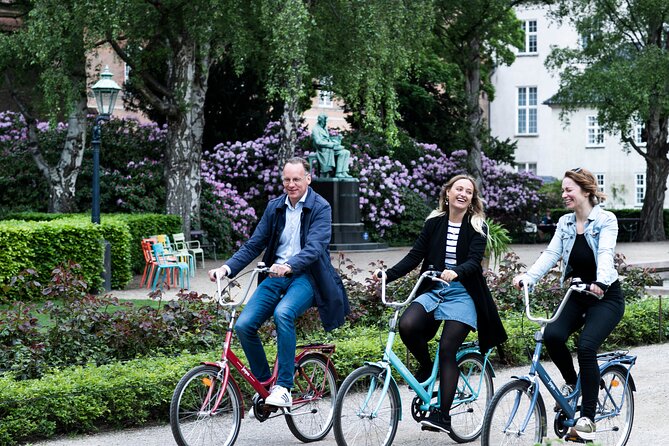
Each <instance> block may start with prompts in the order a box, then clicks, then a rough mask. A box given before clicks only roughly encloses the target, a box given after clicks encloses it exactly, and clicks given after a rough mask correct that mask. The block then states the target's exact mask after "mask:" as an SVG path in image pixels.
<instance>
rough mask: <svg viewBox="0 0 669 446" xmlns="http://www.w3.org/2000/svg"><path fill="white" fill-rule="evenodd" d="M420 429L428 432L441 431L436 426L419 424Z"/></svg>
mask: <svg viewBox="0 0 669 446" xmlns="http://www.w3.org/2000/svg"><path fill="white" fill-rule="evenodd" d="M420 430H422V431H428V432H441V431H440V430H439V429H437V428H436V427H431V426H423V425H421V426H420Z"/></svg>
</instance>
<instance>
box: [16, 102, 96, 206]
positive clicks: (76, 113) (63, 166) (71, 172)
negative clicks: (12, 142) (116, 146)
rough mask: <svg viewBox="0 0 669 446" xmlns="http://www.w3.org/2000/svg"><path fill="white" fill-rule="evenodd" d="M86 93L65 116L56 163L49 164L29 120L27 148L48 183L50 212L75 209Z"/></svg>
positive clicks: (83, 134) (81, 158)
mask: <svg viewBox="0 0 669 446" xmlns="http://www.w3.org/2000/svg"><path fill="white" fill-rule="evenodd" d="M86 110H87V104H86V97H85V96H82V97H81V98H79V100H78V101H77V103H76V104H75V108H74V110H73V111H72V113H71V114H70V117H69V119H68V127H67V135H66V139H65V145H64V147H63V150H62V152H61V154H60V159H59V160H58V164H56V166H53V167H52V166H49V164H48V163H47V162H46V160H45V159H44V157H43V156H42V152H41V151H40V148H39V144H38V142H37V128H36V123H35V122H34V121H33V122H29V123H28V128H29V130H28V138H29V141H30V143H29V146H28V150H29V151H30V154H31V155H32V157H33V159H34V160H35V163H36V164H37V167H38V169H39V171H40V172H42V175H44V177H45V178H46V181H47V184H48V187H49V212H63V213H68V212H75V211H76V209H75V206H74V194H75V191H76V183H77V176H78V175H79V171H80V170H81V162H82V160H83V158H84V147H85V146H86Z"/></svg>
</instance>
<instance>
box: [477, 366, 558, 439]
mask: <svg viewBox="0 0 669 446" xmlns="http://www.w3.org/2000/svg"><path fill="white" fill-rule="evenodd" d="M532 397H533V391H532V390H531V389H530V383H529V382H527V381H525V380H519V379H517V380H513V381H510V382H508V383H506V384H504V385H503V386H502V387H501V388H500V389H499V390H498V391H497V393H495V396H494V397H493V398H492V401H490V407H488V410H487V411H486V414H485V418H484V420H483V430H482V432H481V446H497V445H528V446H533V445H535V444H537V443H541V441H542V438H543V437H544V435H545V433H546V407H545V406H544V401H543V399H542V398H541V395H537V403H536V404H535V405H534V407H532ZM526 422H527V424H525V423H526ZM523 426H524V427H523Z"/></svg>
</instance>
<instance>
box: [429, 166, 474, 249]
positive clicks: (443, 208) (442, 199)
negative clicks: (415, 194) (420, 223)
mask: <svg viewBox="0 0 669 446" xmlns="http://www.w3.org/2000/svg"><path fill="white" fill-rule="evenodd" d="M459 180H469V182H471V183H472V186H473V187H474V193H473V194H472V202H471V203H470V204H469V207H468V208H467V215H469V217H470V221H471V224H472V227H473V228H474V230H475V231H476V232H478V233H479V234H481V235H483V236H484V237H485V236H486V233H485V231H484V230H483V224H484V223H485V212H484V211H483V199H482V198H481V197H480V195H479V191H478V188H477V187H476V180H475V179H474V178H472V177H471V176H469V175H464V174H462V175H456V176H454V177H453V178H451V179H450V180H448V182H447V183H446V184H444V187H442V188H441V193H440V194H439V205H438V206H437V209H435V210H433V211H432V212H431V213H430V215H428V216H427V219H426V220H429V219H430V218H434V217H439V216H442V215H444V214H447V213H448V191H450V190H451V188H452V187H453V184H455V182H456V181H459Z"/></svg>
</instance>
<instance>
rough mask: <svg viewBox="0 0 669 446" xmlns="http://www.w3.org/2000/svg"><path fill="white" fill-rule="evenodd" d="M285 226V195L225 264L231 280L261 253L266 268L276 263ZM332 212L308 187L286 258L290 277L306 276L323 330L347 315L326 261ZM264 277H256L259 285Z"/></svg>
mask: <svg viewBox="0 0 669 446" xmlns="http://www.w3.org/2000/svg"><path fill="white" fill-rule="evenodd" d="M285 225H286V195H285V194H282V195H281V196H279V197H278V198H275V199H273V200H271V201H270V202H269V203H268V205H267V209H265V212H264V213H263V216H262V218H261V219H260V223H258V226H257V227H256V229H255V231H253V235H252V236H251V238H250V239H249V240H248V241H247V242H246V243H244V245H243V246H242V247H241V248H240V249H239V250H238V251H237V252H236V253H235V254H234V255H233V256H232V257H231V258H230V259H229V260H227V261H226V262H225V264H226V265H228V267H229V268H230V271H231V277H234V276H235V275H237V274H238V273H239V272H240V271H241V270H242V269H244V268H245V267H246V265H248V264H249V263H251V262H252V261H253V260H254V259H255V258H257V257H258V256H259V255H260V253H262V252H263V250H264V252H265V253H264V255H263V257H262V261H263V262H265V264H266V265H267V266H270V265H273V264H274V263H275V261H276V250H277V248H278V246H279V238H280V237H281V232H283V228H284V227H285ZM331 236H332V209H331V208H330V204H329V203H328V202H327V201H326V200H325V199H324V198H323V197H321V196H320V195H318V194H317V193H316V192H314V190H313V189H312V188H311V187H309V189H308V192H307V198H306V200H305V203H304V207H303V208H302V216H301V228H300V246H301V248H302V249H301V250H300V252H299V253H297V254H296V255H294V256H293V257H291V258H290V260H289V263H290V266H291V268H292V270H293V274H306V275H307V276H308V277H309V281H310V282H311V286H312V288H313V289H314V302H315V304H316V306H317V307H318V313H319V316H320V319H321V323H322V324H323V328H325V330H326V331H330V330H333V329H335V328H337V327H339V326H341V325H342V324H343V323H344V320H345V317H346V315H347V314H348V313H349V312H350V307H349V303H348V297H347V295H346V290H345V289H344V284H343V283H342V280H341V278H340V277H339V274H337V271H336V270H335V269H334V267H333V266H332V261H331V260H330V250H329V248H328V246H329V244H330V238H331ZM265 277H266V276H263V277H260V278H259V282H261V281H262V280H264V279H265Z"/></svg>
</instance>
